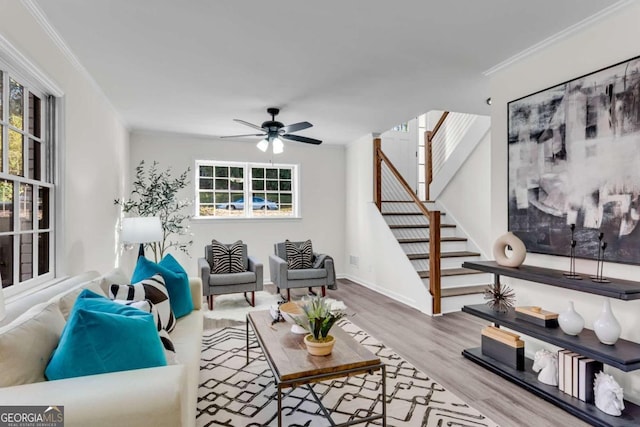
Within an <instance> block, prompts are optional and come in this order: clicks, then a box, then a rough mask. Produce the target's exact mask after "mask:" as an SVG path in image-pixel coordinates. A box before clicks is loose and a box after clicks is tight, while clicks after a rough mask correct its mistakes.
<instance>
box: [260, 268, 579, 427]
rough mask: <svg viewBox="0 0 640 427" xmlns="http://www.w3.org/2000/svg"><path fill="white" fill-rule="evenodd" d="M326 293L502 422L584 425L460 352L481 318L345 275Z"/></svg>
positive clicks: (512, 426)
mask: <svg viewBox="0 0 640 427" xmlns="http://www.w3.org/2000/svg"><path fill="white" fill-rule="evenodd" d="M265 288H267V289H269V287H268V286H265ZM301 292H304V290H302V289H295V290H292V294H300V293H301ZM327 296H328V297H331V298H335V299H338V300H341V301H344V303H345V304H346V306H347V307H348V313H352V316H350V317H349V320H351V321H352V322H353V323H355V324H357V325H358V326H360V327H361V328H362V329H364V330H365V331H367V332H368V333H369V334H371V335H373V336H374V337H375V338H377V339H379V340H380V341H382V342H383V343H385V344H386V345H388V346H389V347H391V348H392V349H394V350H395V351H396V352H397V353H398V354H400V355H401V356H403V357H404V358H405V359H406V360H408V361H409V362H411V363H412V364H413V365H414V366H416V367H417V368H418V369H420V370H422V371H423V372H426V373H427V374H429V375H431V377H432V378H433V379H434V380H436V381H437V382H438V383H440V384H441V385H442V386H444V387H445V388H446V389H447V390H449V391H451V392H452V393H454V394H456V395H457V396H458V397H460V398H461V399H462V400H464V401H465V402H467V403H468V404H469V405H471V406H473V407H474V408H476V409H478V410H479V411H480V412H482V413H483V414H485V415H486V416H487V417H489V418H491V419H492V420H494V421H495V422H496V423H498V424H499V425H500V426H501V427H538V426H539V427H547V426H549V427H552V426H562V427H583V426H588V425H589V424H587V423H584V422H583V421H581V420H579V419H578V418H576V417H574V416H572V415H570V414H569V413H567V412H565V411H563V410H561V409H559V408H557V407H556V406H554V405H552V404H550V403H547V402H545V401H544V400H542V399H540V398H538V397H536V396H534V395H533V394H531V393H529V392H527V391H526V390H524V389H522V388H520V387H518V386H516V385H514V384H512V383H510V382H509V381H507V380H504V379H502V378H500V377H499V376H498V375H496V374H493V373H491V372H489V371H487V370H486V369H484V368H482V367H480V366H478V365H476V364H474V363H473V362H471V361H469V360H467V359H465V358H464V357H462V355H461V352H462V350H463V349H465V348H467V347H478V346H479V345H480V330H481V329H482V328H483V327H484V326H487V324H488V323H487V322H486V321H484V320H481V319H478V318H476V317H474V316H471V315H469V314H466V313H462V312H459V313H452V314H445V315H444V316H440V317H431V316H427V315H425V314H423V313H420V312H419V311H418V310H414V309H412V308H409V307H407V306H406V305H404V304H401V303H399V302H397V301H395V300H392V299H390V298H387V297H385V296H383V295H381V294H379V293H377V292H374V291H372V290H370V289H368V288H366V287H363V286H360V285H358V284H356V283H354V282H351V281H348V280H339V281H338V290H336V291H328V293H327ZM296 299H297V298H296Z"/></svg>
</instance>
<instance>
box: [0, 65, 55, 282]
mask: <svg viewBox="0 0 640 427" xmlns="http://www.w3.org/2000/svg"><path fill="white" fill-rule="evenodd" d="M50 104H51V105H50ZM52 109H53V108H52V103H51V102H50V101H49V97H47V96H46V95H45V94H43V93H41V92H39V91H38V90H37V89H35V88H34V87H31V86H29V84H28V83H27V82H24V81H21V79H19V78H17V77H15V76H14V75H12V73H11V72H10V71H9V70H8V67H4V66H3V65H2V63H0V274H1V275H2V287H3V288H5V289H6V288H9V287H10V289H11V290H13V289H17V288H18V287H20V286H21V285H24V284H27V283H38V282H40V281H44V280H48V279H51V278H52V277H53V267H54V250H53V248H54V246H53V225H54V223H55V221H54V220H53V201H54V185H53V182H52V170H51V168H52V167H51V159H52V156H53V154H52V151H53V150H52V146H51V141H50V138H51V137H50V132H49V130H48V129H47V123H48V122H49V121H48V120H47V119H48V117H50V116H52Z"/></svg>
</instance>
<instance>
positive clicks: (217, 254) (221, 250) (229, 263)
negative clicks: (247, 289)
mask: <svg viewBox="0 0 640 427" xmlns="http://www.w3.org/2000/svg"><path fill="white" fill-rule="evenodd" d="M242 248H243V245H242V240H238V241H237V242H235V243H231V244H230V245H225V244H224V243H220V242H218V241H217V240H215V239H213V240H212V241H211V255H212V258H211V260H209V265H210V266H211V273H213V274H228V273H242V272H243V271H245V269H244V259H243V256H242Z"/></svg>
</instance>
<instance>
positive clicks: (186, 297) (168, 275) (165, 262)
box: [131, 255, 193, 318]
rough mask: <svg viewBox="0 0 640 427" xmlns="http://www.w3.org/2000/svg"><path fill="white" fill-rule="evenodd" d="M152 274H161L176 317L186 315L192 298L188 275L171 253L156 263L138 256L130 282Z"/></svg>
mask: <svg viewBox="0 0 640 427" xmlns="http://www.w3.org/2000/svg"><path fill="white" fill-rule="evenodd" d="M154 274H161V275H162V277H163V278H164V283H165V285H166V287H167V290H168V291H169V303H170V304H171V309H172V310H173V314H174V315H175V316H176V318H180V317H183V316H186V315H187V314H189V313H191V312H192V311H193V299H192V298H191V289H190V288H189V276H188V275H187V272H186V271H184V269H183V268H182V266H181V265H180V264H179V263H178V261H176V260H175V258H174V257H173V256H171V255H165V257H164V258H162V260H161V261H160V263H158V264H156V263H155V262H153V261H149V260H148V259H146V258H145V257H140V258H138V263H137V264H136V269H135V270H134V272H133V277H132V278H131V283H137V282H140V281H142V280H144V279H147V278H149V277H151V276H153V275H154Z"/></svg>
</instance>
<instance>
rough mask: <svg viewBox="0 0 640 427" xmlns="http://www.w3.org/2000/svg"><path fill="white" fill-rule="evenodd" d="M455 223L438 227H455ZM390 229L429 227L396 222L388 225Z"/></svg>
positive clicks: (427, 225) (427, 226)
mask: <svg viewBox="0 0 640 427" xmlns="http://www.w3.org/2000/svg"><path fill="white" fill-rule="evenodd" d="M455 227H456V226H455V224H440V228H455ZM389 228H390V229H392V230H393V229H400V228H429V224H396V225H389Z"/></svg>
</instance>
